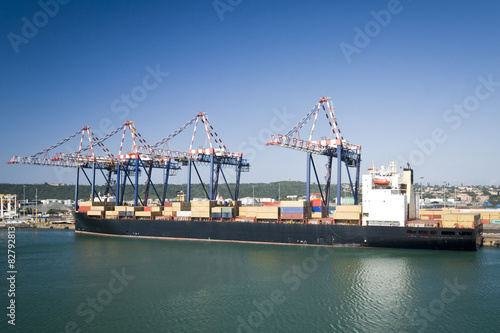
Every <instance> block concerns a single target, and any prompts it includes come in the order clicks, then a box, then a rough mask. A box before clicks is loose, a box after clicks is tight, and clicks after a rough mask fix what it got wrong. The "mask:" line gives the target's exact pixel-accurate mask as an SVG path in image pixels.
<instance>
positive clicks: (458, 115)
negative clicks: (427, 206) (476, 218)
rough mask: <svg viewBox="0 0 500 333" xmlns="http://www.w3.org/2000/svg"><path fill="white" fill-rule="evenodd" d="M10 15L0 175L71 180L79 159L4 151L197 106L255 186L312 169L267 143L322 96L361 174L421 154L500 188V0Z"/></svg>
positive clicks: (141, 5) (91, 6)
mask: <svg viewBox="0 0 500 333" xmlns="http://www.w3.org/2000/svg"><path fill="white" fill-rule="evenodd" d="M61 2H63V3H64V2H65V1H62V0H61ZM54 4H57V6H55V5H54ZM44 8H45V9H44ZM0 13H1V14H0V15H1V22H2V24H1V33H0V36H1V40H0V52H1V53H0V54H1V58H2V61H1V62H0V73H1V75H0V84H1V86H0V101H1V102H0V103H1V104H0V105H1V115H2V120H1V121H2V122H1V124H2V131H1V142H2V148H1V160H2V163H1V164H0V182H8V183H43V182H48V183H60V182H65V183H74V181H75V176H74V175H75V173H74V170H73V169H69V170H62V171H61V170H60V169H54V168H52V167H42V166H23V165H7V164H6V162H7V161H8V160H9V159H10V157H11V156H12V155H19V156H28V155H31V154H34V153H36V152H38V151H40V150H42V149H44V148H46V147H49V146H51V145H52V144H54V143H56V142H58V141H60V140H61V139H64V138H66V137H67V136H69V135H70V134H72V133H74V132H75V131H77V130H78V129H80V128H82V127H83V125H88V126H90V127H91V128H92V129H93V130H94V131H95V132H106V131H107V130H110V129H112V128H116V127H118V126H120V125H121V124H122V123H123V122H124V121H125V120H127V119H129V120H132V121H134V122H135V125H136V128H137V130H138V131H139V132H140V133H141V134H142V136H143V137H144V138H145V139H146V140H147V141H148V142H149V143H150V144H152V143H155V142H157V141H158V140H160V139H161V138H163V137H165V136H166V135H168V134H170V133H171V132H173V131H174V130H175V129H177V128H178V127H180V126H181V125H183V124H184V123H185V122H186V121H188V120H189V119H191V118H192V117H193V116H194V115H196V113H197V112H199V111H203V112H206V113H207V115H208V118H209V119H210V121H211V123H212V125H213V126H214V128H215V129H216V131H217V132H218V134H219V135H220V137H221V138H222V140H223V141H224V143H225V144H226V146H227V147H228V148H229V150H231V151H242V152H243V153H244V156H246V157H248V158H249V159H250V163H251V172H250V173H245V174H243V178H242V181H243V182H273V181H279V180H287V179H292V180H305V166H306V156H305V153H302V152H298V151H294V150H289V149H285V148H279V147H265V146H264V144H265V142H266V141H267V140H268V139H269V134H270V133H271V132H274V130H278V132H279V133H283V134H284V133H286V132H287V131H288V130H289V129H291V128H292V127H293V126H294V125H295V124H296V123H297V122H298V121H299V120H301V119H302V117H303V116H304V115H305V114H306V113H307V112H308V111H309V110H310V109H311V108H312V107H313V106H314V105H315V104H316V103H317V102H318V100H319V99H320V98H321V97H322V96H323V95H325V96H330V97H332V98H333V103H334V106H335V112H336V114H337V118H338V123H339V126H340V128H341V130H342V133H343V135H344V137H345V138H346V139H347V140H348V141H350V142H351V143H354V144H360V145H362V159H363V162H362V170H363V172H364V171H366V169H367V168H369V167H371V166H372V164H373V163H375V165H380V164H383V163H388V162H390V161H392V160H398V161H400V162H407V161H410V162H412V164H413V166H414V169H415V172H416V177H417V180H419V179H420V177H424V182H426V183H427V182H429V183H431V184H442V183H443V181H447V182H449V183H451V184H461V183H464V184H492V185H493V184H494V185H500V172H499V170H500V156H499V154H498V144H499V137H500V134H499V130H498V125H499V124H500V112H499V111H500V110H499V106H500V66H499V59H500V52H499V51H500V43H499V40H500V22H499V21H498V14H499V13H500V3H499V2H498V1H451V0H450V1H437V2H436V1H431V0H419V1H409V0H405V1H296V0H287V1H268V0H266V1H250V0H242V1H240V0H231V1H229V0H220V1H212V0H206V1H194V0H175V1H76V0H72V1H69V2H68V3H65V4H61V3H59V2H56V0H46V1H45V0H42V1H41V2H38V1H33V0H29V1H28V0H26V1H3V2H2V3H1V4H0ZM155 71H156V72H157V74H155V75H156V79H155V78H154V76H151V74H150V72H155ZM167 73H168V74H167ZM148 75H149V76H148ZM144 87H147V88H148V89H147V90H146V89H145V88H144ZM143 92H146V95H144V94H143ZM132 93H135V97H131V98H132V99H131V100H129V101H128V102H127V101H126V100H125V99H123V97H122V96H124V95H133V94H132ZM141 93H142V94H141ZM134 98H135V99H134ZM320 119H321V120H323V119H324V118H320ZM307 130H310V128H307ZM321 131H323V133H321ZM317 133H318V137H320V136H328V133H327V128H326V126H323V127H322V125H319V126H318V129H317ZM200 134H203V133H198V135H200ZM190 136H191V133H189V134H187V135H184V136H180V137H178V138H176V139H175V140H172V142H171V145H170V148H172V149H177V150H187V149H188V148H189V141H190ZM197 137H198V136H197ZM199 141H200V142H199V143H197V144H196V145H197V146H199V145H203V144H204V143H205V141H204V140H203V138H202V137H201V136H199ZM108 147H109V148H110V149H111V150H112V152H113V153H114V154H117V152H118V147H119V143H118V142H114V143H111V142H110V143H109V144H108ZM65 149H66V148H63V147H61V149H60V150H61V151H65ZM316 161H317V162H316V164H317V165H319V166H320V169H321V170H323V169H324V168H323V164H324V163H325V162H326V160H325V159H324V158H321V157H317V158H316ZM228 175H230V177H229V178H230V180H234V176H233V173H232V172H231V173H228ZM157 177H159V176H157ZM334 177H335V175H334ZM185 179H186V178H185V172H180V173H179V174H178V175H177V176H176V177H175V180H174V181H175V182H176V183H183V182H185ZM346 179H347V178H346V176H345V172H344V180H346Z"/></svg>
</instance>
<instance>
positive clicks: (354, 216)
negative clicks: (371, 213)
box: [333, 211, 361, 220]
mask: <svg viewBox="0 0 500 333" xmlns="http://www.w3.org/2000/svg"><path fill="white" fill-rule="evenodd" d="M333 218H334V219H335V220H360V219H361V213H354V212H347V213H345V212H337V211H335V213H334V214H333Z"/></svg>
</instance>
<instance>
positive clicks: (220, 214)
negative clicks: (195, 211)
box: [212, 213, 222, 219]
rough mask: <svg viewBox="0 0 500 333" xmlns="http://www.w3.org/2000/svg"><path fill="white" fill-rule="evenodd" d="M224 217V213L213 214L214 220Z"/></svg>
mask: <svg viewBox="0 0 500 333" xmlns="http://www.w3.org/2000/svg"><path fill="white" fill-rule="evenodd" d="M221 217H222V213H212V218H213V219H220V218H221Z"/></svg>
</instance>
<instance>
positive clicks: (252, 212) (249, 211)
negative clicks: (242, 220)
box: [239, 206, 258, 218]
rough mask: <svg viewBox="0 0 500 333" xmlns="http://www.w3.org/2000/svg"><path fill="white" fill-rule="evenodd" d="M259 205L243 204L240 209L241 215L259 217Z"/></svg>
mask: <svg viewBox="0 0 500 333" xmlns="http://www.w3.org/2000/svg"><path fill="white" fill-rule="evenodd" d="M257 208H258V207H257V206H242V207H240V209H239V216H241V217H247V218H256V217H257Z"/></svg>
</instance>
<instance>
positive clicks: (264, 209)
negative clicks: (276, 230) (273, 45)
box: [256, 206, 280, 221]
mask: <svg viewBox="0 0 500 333" xmlns="http://www.w3.org/2000/svg"><path fill="white" fill-rule="evenodd" d="M256 208H257V211H256V217H257V220H276V221H277V220H278V219H279V217H280V208H279V207H278V206H261V207H256Z"/></svg>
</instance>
